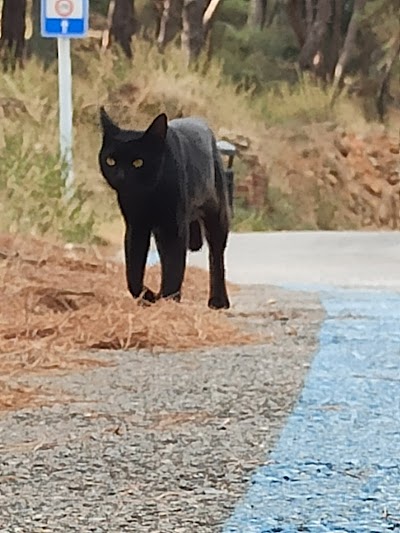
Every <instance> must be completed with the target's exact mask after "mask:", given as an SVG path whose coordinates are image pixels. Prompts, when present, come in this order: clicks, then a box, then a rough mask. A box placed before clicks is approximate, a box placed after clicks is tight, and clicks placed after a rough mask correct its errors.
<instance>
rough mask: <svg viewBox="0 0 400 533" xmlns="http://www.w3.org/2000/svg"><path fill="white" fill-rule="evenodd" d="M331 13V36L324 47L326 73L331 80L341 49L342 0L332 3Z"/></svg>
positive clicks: (335, 0)
mask: <svg viewBox="0 0 400 533" xmlns="http://www.w3.org/2000/svg"><path fill="white" fill-rule="evenodd" d="M332 4H333V13H332V23H331V25H330V26H331V35H330V39H329V42H328V43H327V46H326V48H325V49H326V71H327V73H328V75H329V79H330V80H332V79H333V76H334V71H335V66H336V63H337V61H338V58H339V53H340V49H341V47H342V42H343V35H342V20H343V0H334V1H333V3H332Z"/></svg>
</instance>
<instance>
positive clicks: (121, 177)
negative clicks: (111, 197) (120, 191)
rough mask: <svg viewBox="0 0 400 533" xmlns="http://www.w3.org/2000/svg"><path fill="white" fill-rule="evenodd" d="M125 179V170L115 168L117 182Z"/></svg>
mask: <svg viewBox="0 0 400 533" xmlns="http://www.w3.org/2000/svg"><path fill="white" fill-rule="evenodd" d="M124 179H125V172H124V171H123V170H122V169H118V170H117V180H118V182H121V181H124Z"/></svg>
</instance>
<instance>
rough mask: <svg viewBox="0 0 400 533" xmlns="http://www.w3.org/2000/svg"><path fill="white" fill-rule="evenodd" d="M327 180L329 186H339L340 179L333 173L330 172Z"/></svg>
mask: <svg viewBox="0 0 400 533" xmlns="http://www.w3.org/2000/svg"><path fill="white" fill-rule="evenodd" d="M326 178H327V180H328V183H329V185H331V186H332V187H335V185H337V184H338V179H337V177H336V176H335V175H334V174H333V173H331V172H330V173H329V174H327V176H326Z"/></svg>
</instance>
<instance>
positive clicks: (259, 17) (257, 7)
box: [247, 0, 267, 30]
mask: <svg viewBox="0 0 400 533" xmlns="http://www.w3.org/2000/svg"><path fill="white" fill-rule="evenodd" d="M266 13H267V0H250V3H249V14H248V17H247V25H248V26H250V28H253V29H255V30H262V29H263V27H264V24H265V16H266Z"/></svg>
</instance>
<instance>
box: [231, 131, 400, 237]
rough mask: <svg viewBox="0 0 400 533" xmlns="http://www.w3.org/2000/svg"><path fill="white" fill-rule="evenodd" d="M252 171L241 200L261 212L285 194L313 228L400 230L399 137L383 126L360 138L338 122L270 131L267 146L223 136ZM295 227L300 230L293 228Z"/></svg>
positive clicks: (239, 186) (239, 190) (242, 185)
mask: <svg viewBox="0 0 400 533" xmlns="http://www.w3.org/2000/svg"><path fill="white" fill-rule="evenodd" d="M222 134H223V136H224V137H225V138H228V139H229V140H231V141H232V142H235V143H236V144H237V146H238V150H239V157H240V158H241V159H242V160H243V161H244V162H245V163H247V165H248V166H249V167H250V168H251V171H250V172H249V173H248V175H247V176H246V178H245V179H243V180H241V181H240V182H239V183H237V185H236V194H237V196H238V197H241V198H243V199H244V200H245V202H246V203H247V205H249V206H251V207H255V208H259V209H263V208H266V209H268V208H270V207H273V206H271V205H270V203H271V198H270V194H269V191H270V190H271V188H275V189H276V188H278V189H280V190H281V191H282V193H283V194H285V195H287V198H289V200H290V201H291V203H292V205H293V209H294V210H296V214H297V219H298V225H299V227H305V228H309V229H316V228H320V229H377V228H382V229H397V228H399V227H400V156H399V153H400V139H399V136H398V135H397V136H395V135H390V134H389V133H388V132H386V131H385V130H384V129H383V128H379V127H377V128H375V129H371V130H370V131H369V132H368V133H364V134H362V135H361V134H356V133H353V132H350V131H346V130H344V129H343V128H341V127H335V126H334V125H332V124H313V125H309V126H303V127H301V128H297V129H294V130H293V131H291V132H289V131H288V130H287V129H282V128H271V129H270V130H269V132H268V134H267V136H266V138H265V139H263V140H262V141H260V142H257V143H254V142H252V141H251V140H249V139H244V138H240V137H238V136H235V135H232V134H229V132H222ZM287 229H294V228H287Z"/></svg>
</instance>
